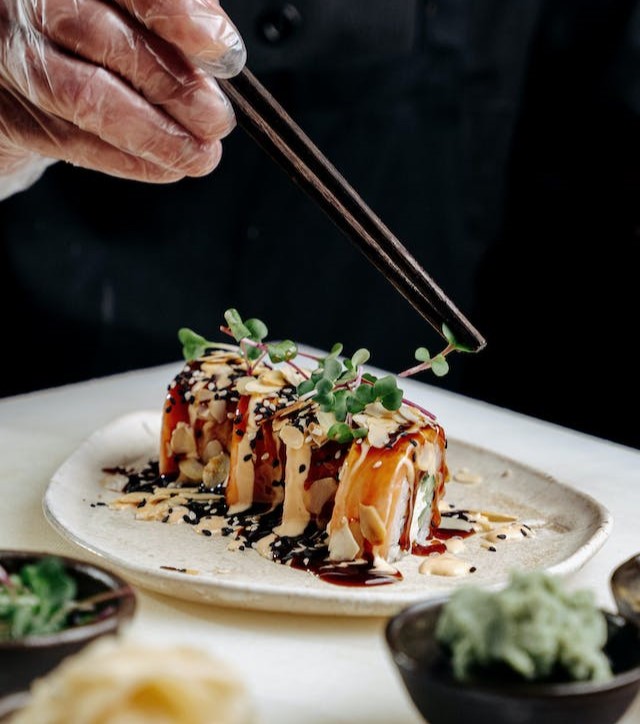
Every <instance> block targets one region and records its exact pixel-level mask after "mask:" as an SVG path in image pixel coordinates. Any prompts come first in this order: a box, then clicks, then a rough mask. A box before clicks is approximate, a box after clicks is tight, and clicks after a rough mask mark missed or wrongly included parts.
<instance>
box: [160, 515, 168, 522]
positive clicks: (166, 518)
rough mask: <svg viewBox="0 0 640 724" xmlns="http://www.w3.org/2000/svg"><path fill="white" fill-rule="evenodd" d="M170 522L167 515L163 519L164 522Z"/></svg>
mask: <svg viewBox="0 0 640 724" xmlns="http://www.w3.org/2000/svg"><path fill="white" fill-rule="evenodd" d="M168 520H169V516H168V515H165V516H164V518H163V519H162V522H163V523H166V522H167V521H168Z"/></svg>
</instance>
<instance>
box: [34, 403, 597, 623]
mask: <svg viewBox="0 0 640 724" xmlns="http://www.w3.org/2000/svg"><path fill="white" fill-rule="evenodd" d="M159 429H160V418H159V415H158V414H157V413H156V412H136V413H133V414H131V415H128V416H126V417H123V418H120V419H118V420H116V421H115V422H113V423H111V424H110V425H108V426H106V427H104V428H102V429H101V430H98V431H97V432H95V433H94V434H93V435H92V436H91V437H90V438H89V439H88V440H87V441H86V442H85V443H84V444H83V445H81V446H80V448H78V450H77V451H76V452H75V453H73V455H71V457H70V458H69V459H68V460H67V461H66V462H65V463H64V464H63V465H62V467H61V468H60V469H59V470H58V471H57V472H56V474H55V475H54V476H53V478H52V480H51V482H50V484H49V487H48V489H47V493H46V496H45V500H44V510H45V514H46V516H47V518H48V520H49V521H50V523H51V524H52V525H53V526H54V528H56V530H58V531H59V532H60V533H61V534H62V535H63V536H64V537H66V538H67V539H69V540H70V541H72V542H73V543H75V544H77V545H79V546H81V547H83V548H85V549H86V550H88V551H90V552H91V553H93V554H95V555H96V556H99V558H100V562H101V563H102V564H103V565H106V566H108V567H109V566H110V567H112V568H113V569H115V570H117V571H118V572H121V573H122V574H123V575H124V576H126V577H127V578H128V579H129V580H130V581H131V582H133V583H136V584H138V585H140V586H143V587H146V588H149V589H152V590H154V591H159V592H161V593H165V594H167V595H171V596H176V597H179V598H184V599H188V600H194V601H200V602H211V603H216V604H222V605H228V606H233V607H238V608H254V609H263V610H277V611H290V612H295V613H310V614H344V615H352V616H374V615H390V614H392V613H394V612H396V611H398V610H399V609H400V608H403V607H404V606H407V605H409V604H411V603H414V602H416V601H420V600H425V599H429V598H441V597H443V596H445V595H447V594H449V593H450V592H451V591H452V590H453V589H454V588H455V587H457V586H459V585H460V584H461V583H463V582H464V583H469V582H472V581H473V582H474V583H478V584H483V585H500V584H501V583H503V582H504V581H505V579H506V577H507V576H508V573H509V571H510V570H511V569H516V568H517V569H520V570H522V569H530V568H544V569H546V570H549V571H552V572H554V573H558V574H567V573H571V572H573V571H575V570H577V569H578V568H580V566H582V565H583V564H584V563H585V561H587V560H588V559H589V558H590V557H591V556H592V555H593V554H594V553H595V552H596V551H597V550H598V549H599V548H600V546H601V545H602V544H603V543H604V541H605V540H606V538H607V536H608V534H609V531H610V528H611V516H610V515H609V513H608V511H607V510H606V509H605V508H604V507H603V506H601V505H600V504H598V503H597V502H596V501H594V500H593V499H592V498H590V497H589V496H587V495H584V494H582V493H580V492H579V491H577V490H575V489H573V488H571V487H568V486H566V485H563V484H562V483H559V482H557V481H556V480H553V479H552V478H551V477H549V476H547V475H544V474H543V473H540V472H537V471H535V470H531V469H530V468H528V467H525V466H523V465H521V464H519V463H517V462H514V461H512V460H507V459H505V458H503V457H500V456H498V455H495V454H494V453H492V452H489V451H487V450H481V449H478V448H475V447H471V446H469V445H466V444H464V443H460V442H456V441H449V456H448V461H449V467H450V469H451V470H452V472H453V473H455V472H456V471H457V470H459V469H460V468H468V469H469V470H470V471H473V473H475V474H477V475H480V476H481V477H482V481H481V482H475V483H458V482H455V481H453V482H450V483H449V484H448V486H447V494H446V500H447V501H449V502H451V503H453V504H454V505H455V506H456V508H468V509H472V510H491V511H495V512H503V513H509V514H512V515H516V516H517V517H518V518H519V519H520V520H521V521H522V522H524V523H527V524H528V525H530V526H531V528H533V529H534V531H535V533H536V535H535V538H521V539H518V540H513V541H506V542H504V543H503V544H501V545H500V546H498V549H497V550H496V552H491V551H489V550H486V549H485V548H482V547H481V546H480V540H479V537H478V536H473V537H472V538H471V539H469V540H468V541H466V547H465V550H464V552H463V553H462V554H460V555H461V557H463V558H465V559H467V560H469V561H471V562H472V563H473V565H474V566H475V567H476V569H477V570H476V572H475V573H474V574H473V575H472V576H468V577H464V578H444V577H436V576H424V575H422V574H420V573H419V572H418V567H419V565H420V562H421V560H422V559H420V558H417V557H414V556H407V557H406V558H405V559H404V560H403V561H402V562H401V563H400V564H399V568H400V570H401V571H402V574H403V576H404V580H403V581H401V582H399V583H394V584H392V585H386V586H376V587H373V588H363V587H342V586H336V585H332V584H330V583H326V582H324V581H321V580H319V579H318V578H316V577H315V576H313V575H312V574H310V573H306V572H303V571H299V570H293V569H290V568H288V567H286V566H282V565H278V564H276V563H272V562H270V561H268V560H266V559H264V558H262V557H261V556H260V555H259V554H258V553H256V552H255V551H253V550H245V551H230V550H227V545H228V543H229V539H228V538H222V537H213V538H205V537H204V536H201V535H197V534H196V533H195V531H194V530H193V529H192V528H191V526H187V525H165V524H162V523H155V522H143V521H136V520H135V519H134V517H133V512H131V511H128V510H124V511H116V510H111V509H110V508H108V507H106V506H92V505H91V504H92V503H94V504H95V503H97V502H106V503H108V502H109V500H110V499H112V498H114V497H116V494H114V493H112V492H109V491H107V490H106V489H105V488H104V486H103V485H102V483H101V480H102V479H103V477H104V474H103V472H102V469H103V468H104V467H110V466H116V465H122V464H126V463H130V462H132V461H134V460H138V459H140V458H141V457H145V456H147V457H151V456H153V455H155V454H156V449H157V444H158V439H159ZM163 567H170V568H174V569H189V570H190V571H192V572H193V573H191V572H190V573H180V572H178V571H175V570H174V571H172V570H166V568H163Z"/></svg>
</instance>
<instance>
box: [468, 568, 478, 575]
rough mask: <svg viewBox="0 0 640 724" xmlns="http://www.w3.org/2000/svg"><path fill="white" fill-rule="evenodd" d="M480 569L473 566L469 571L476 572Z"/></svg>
mask: <svg viewBox="0 0 640 724" xmlns="http://www.w3.org/2000/svg"><path fill="white" fill-rule="evenodd" d="M477 570H478V569H477V568H476V567H475V566H471V568H470V569H469V573H475V572H476V571H477Z"/></svg>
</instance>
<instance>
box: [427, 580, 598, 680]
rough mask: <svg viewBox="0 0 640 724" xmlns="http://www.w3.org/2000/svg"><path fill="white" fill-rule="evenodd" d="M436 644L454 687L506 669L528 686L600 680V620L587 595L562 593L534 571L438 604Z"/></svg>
mask: <svg viewBox="0 0 640 724" xmlns="http://www.w3.org/2000/svg"><path fill="white" fill-rule="evenodd" d="M436 638H437V640H438V641H439V642H440V644H442V645H443V646H444V647H445V648H447V649H448V650H449V651H450V652H451V663H452V666H453V674H454V677H455V678H456V679H458V680H460V681H465V680H469V679H470V678H471V677H472V676H476V675H481V674H482V671H483V670H487V669H495V668H496V667H500V666H501V665H506V666H508V667H509V668H510V669H512V670H513V671H514V672H516V673H517V674H519V675H520V676H522V677H523V678H524V679H526V680H529V681H539V680H545V679H550V678H553V679H554V680H555V679H557V678H558V677H560V678H562V679H564V680H573V681H587V680H591V681H605V680H607V679H610V678H611V676H612V673H611V667H610V666H609V661H608V659H607V657H606V655H605V654H604V652H603V651H602V649H603V647H604V645H605V643H606V641H607V622H606V619H605V617H604V615H603V614H602V612H601V611H599V610H598V608H597V607H596V605H595V602H594V599H593V595H592V594H591V591H571V592H569V591H565V590H564V589H563V588H562V587H561V585H560V583H559V581H558V580H557V579H555V578H553V577H551V576H549V575H546V574H544V573H542V572H537V571H536V572H533V573H526V574H525V573H514V574H513V575H512V576H511V580H510V582H509V585H508V586H507V588H505V589H504V590H503V591H499V592H497V593H493V592H489V591H484V590H481V589H479V588H475V587H467V588H461V589H459V590H458V591H456V592H455V593H454V594H453V596H452V597H451V600H450V601H449V602H448V603H447V604H446V605H445V606H444V608H443V610H442V613H441V614H440V617H439V619H438V623H437V627H436Z"/></svg>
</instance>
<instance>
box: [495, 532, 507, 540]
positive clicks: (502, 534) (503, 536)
mask: <svg viewBox="0 0 640 724" xmlns="http://www.w3.org/2000/svg"><path fill="white" fill-rule="evenodd" d="M496 538H499V539H500V540H507V536H506V535H505V534H504V533H498V535H497V536H496Z"/></svg>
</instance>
